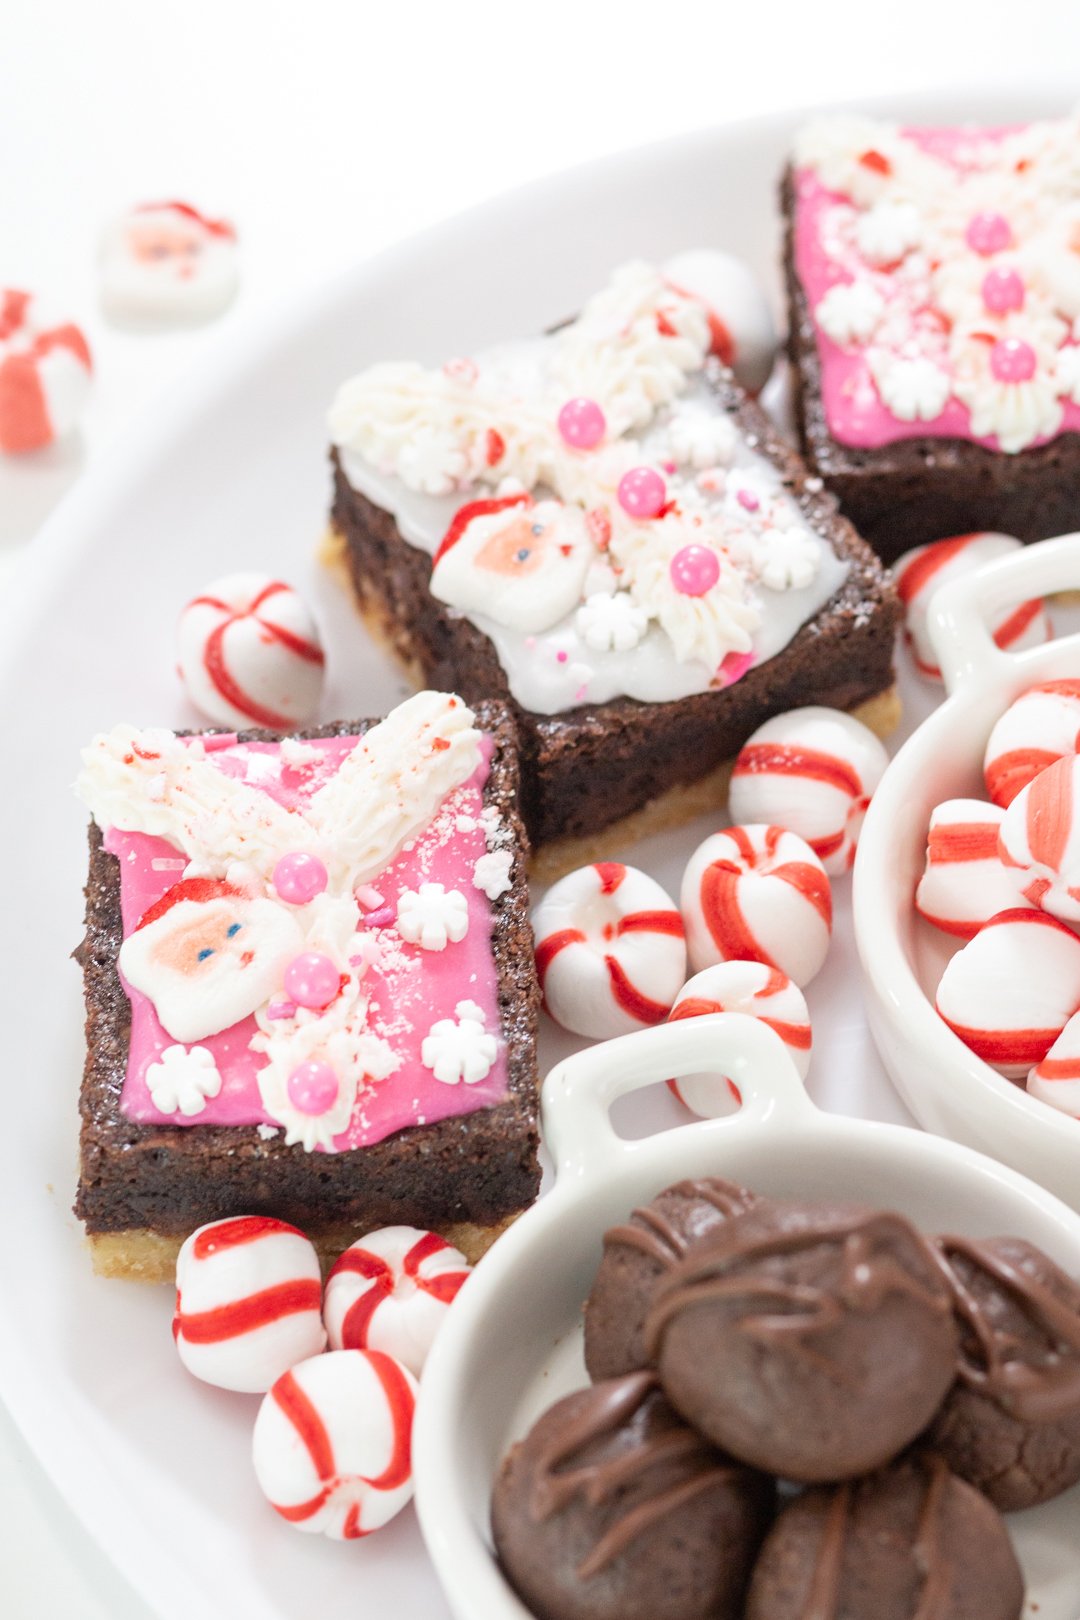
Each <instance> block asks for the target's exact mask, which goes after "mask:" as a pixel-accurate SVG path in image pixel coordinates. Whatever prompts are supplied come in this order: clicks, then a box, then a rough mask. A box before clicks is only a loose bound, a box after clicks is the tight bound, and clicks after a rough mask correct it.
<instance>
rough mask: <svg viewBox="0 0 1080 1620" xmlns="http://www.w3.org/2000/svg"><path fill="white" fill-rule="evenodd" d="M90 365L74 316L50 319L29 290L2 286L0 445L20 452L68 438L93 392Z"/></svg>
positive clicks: (15, 453) (87, 349) (13, 453)
mask: <svg viewBox="0 0 1080 1620" xmlns="http://www.w3.org/2000/svg"><path fill="white" fill-rule="evenodd" d="M90 369H91V363H90V349H89V347H88V345H87V342H86V339H85V337H84V336H83V334H82V332H81V331H80V329H79V328H78V327H77V326H76V325H75V324H74V322H72V321H63V322H60V323H51V322H50V321H49V319H48V318H47V317H46V316H44V315H43V314H42V313H41V311H40V309H39V307H38V304H37V300H36V299H35V298H33V297H32V295H31V294H30V293H28V292H21V291H19V290H17V289H16V288H13V287H8V288H0V451H3V452H5V453H6V454H7V455H20V454H22V452H23V451H27V450H41V449H44V447H45V446H46V445H48V444H52V443H54V441H55V440H57V439H63V438H65V437H66V436H67V435H68V434H69V433H70V432H71V431H72V429H73V428H74V427H76V426H77V424H78V421H79V418H80V417H81V416H82V413H83V409H84V408H85V405H86V401H87V399H88V397H89V394H90Z"/></svg>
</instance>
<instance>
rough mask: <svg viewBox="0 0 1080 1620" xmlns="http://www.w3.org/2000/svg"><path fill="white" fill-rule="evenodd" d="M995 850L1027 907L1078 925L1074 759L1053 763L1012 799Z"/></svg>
mask: <svg viewBox="0 0 1080 1620" xmlns="http://www.w3.org/2000/svg"><path fill="white" fill-rule="evenodd" d="M999 848H1000V850H1001V854H1002V858H1003V860H1004V861H1005V862H1006V863H1007V864H1009V865H1011V866H1013V867H1014V868H1016V869H1018V877H1019V879H1020V884H1021V893H1022V894H1023V896H1024V899H1025V900H1026V901H1027V902H1028V904H1029V905H1032V906H1041V907H1042V909H1043V911H1049V912H1050V913H1051V914H1052V915H1053V916H1055V917H1061V918H1062V919H1063V921H1065V922H1071V923H1076V922H1080V758H1078V757H1077V756H1076V755H1075V754H1071V755H1070V756H1069V757H1068V758H1066V759H1059V760H1057V761H1056V763H1055V764H1053V765H1050V766H1048V767H1047V769H1046V770H1045V771H1042V772H1041V773H1040V774H1039V775H1038V776H1037V777H1036V778H1035V780H1034V782H1029V783H1028V785H1027V787H1026V788H1024V789H1023V790H1022V792H1020V793H1018V794H1017V796H1016V798H1015V799H1014V800H1013V802H1012V803H1011V804H1010V806H1009V808H1008V809H1007V810H1006V812H1005V814H1004V816H1003V817H1002V821H1001V833H1000V837H999Z"/></svg>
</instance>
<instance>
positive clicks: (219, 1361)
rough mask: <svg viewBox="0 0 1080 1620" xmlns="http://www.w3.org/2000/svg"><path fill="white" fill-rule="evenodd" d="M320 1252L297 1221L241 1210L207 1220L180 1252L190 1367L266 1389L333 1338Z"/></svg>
mask: <svg viewBox="0 0 1080 1620" xmlns="http://www.w3.org/2000/svg"><path fill="white" fill-rule="evenodd" d="M321 1305H322V1279H321V1276H320V1271H319V1257H318V1255H317V1254H316V1253H315V1250H314V1248H313V1246H312V1245H311V1244H310V1243H309V1242H308V1240H307V1238H306V1237H305V1236H304V1234H303V1233H302V1232H298V1231H297V1229H296V1227H295V1226H288V1225H286V1223H285V1222H284V1221H276V1220H273V1219H271V1217H270V1216H268V1215H240V1216H237V1217H236V1218H235V1219H231V1220H224V1221H212V1222H211V1223H210V1225H209V1226H200V1227H199V1230H198V1231H197V1232H193V1233H192V1234H191V1236H190V1237H189V1238H188V1239H187V1241H186V1242H185V1243H184V1245H183V1247H182V1248H181V1250H180V1253H179V1254H178V1255H177V1257H176V1312H175V1315H174V1316H173V1338H174V1339H175V1341H176V1348H177V1350H178V1352H179V1355H180V1360H181V1361H182V1362H183V1363H184V1366H185V1367H186V1368H187V1370H188V1372H190V1373H194V1375H195V1377H196V1378H201V1379H202V1381H203V1383H205V1384H216V1385H217V1386H218V1388H219V1389H236V1390H241V1391H243V1392H245V1393H247V1394H261V1392H262V1391H263V1390H266V1389H269V1388H270V1385H271V1384H272V1383H273V1382H274V1380H275V1378H280V1376H281V1374H282V1373H283V1372H285V1371H286V1369H287V1368H289V1367H291V1366H293V1365H294V1364H295V1363H296V1362H297V1361H303V1360H304V1358H305V1357H306V1356H314V1355H317V1354H318V1353H319V1351H320V1350H321V1349H322V1348H323V1346H324V1345H325V1343H326V1333H325V1331H324V1329H323V1323H322V1315H321V1311H320V1307H321Z"/></svg>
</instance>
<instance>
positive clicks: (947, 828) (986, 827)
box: [915, 799, 1030, 939]
mask: <svg viewBox="0 0 1080 1620" xmlns="http://www.w3.org/2000/svg"><path fill="white" fill-rule="evenodd" d="M1003 816H1004V811H1003V810H1001V809H1000V808H999V807H998V806H997V805H993V804H984V803H983V801H982V800H981V799H948V800H946V802H945V803H944V804H939V805H938V806H937V808H936V809H935V810H934V811H932V812H931V816H930V834H929V838H928V840H927V846H926V870H925V872H924V873H923V875H922V877H921V878H920V879H919V886H918V888H917V889H916V891H915V909H916V910H917V911H918V913H919V915H920V916H921V917H925V918H926V920H927V922H929V923H933V925H934V927H935V928H940V929H941V930H942V932H943V933H946V934H955V935H956V936H957V937H958V938H959V939H971V938H972V937H973V936H974V935H975V934H977V933H978V932H979V929H980V928H982V927H983V925H984V924H985V923H988V922H989V921H990V918H991V917H996V916H997V914H998V912H999V911H1012V910H1015V909H1017V908H1019V909H1021V910H1023V909H1025V908H1026V907H1028V906H1029V905H1030V902H1029V901H1028V900H1026V899H1025V897H1024V894H1023V890H1024V888H1025V887H1026V885H1027V881H1028V880H1027V877H1026V875H1025V873H1024V872H1023V871H1022V870H1021V869H1020V868H1019V867H1015V866H1009V865H1006V863H1005V862H1004V861H1003V860H1002V859H1001V853H1000V850H999V848H998V840H999V834H1000V832H1001V822H1002V818H1003Z"/></svg>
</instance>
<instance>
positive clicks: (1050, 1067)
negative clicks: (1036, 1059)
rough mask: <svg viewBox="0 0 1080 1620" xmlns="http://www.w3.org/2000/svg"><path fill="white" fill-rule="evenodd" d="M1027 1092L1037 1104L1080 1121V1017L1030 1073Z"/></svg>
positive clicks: (1066, 1028) (1069, 1025) (1065, 1030)
mask: <svg viewBox="0 0 1080 1620" xmlns="http://www.w3.org/2000/svg"><path fill="white" fill-rule="evenodd" d="M1027 1089H1028V1091H1029V1092H1030V1093H1031V1095H1032V1096H1033V1097H1038V1099H1039V1101H1040V1102H1044V1103H1049V1104H1050V1107H1051V1108H1057V1109H1059V1110H1060V1112H1061V1113H1063V1114H1069V1115H1071V1116H1072V1118H1073V1119H1080V1013H1077V1014H1074V1016H1073V1017H1072V1018H1070V1019H1069V1022H1068V1023H1067V1024H1066V1025H1065V1028H1064V1029H1063V1030H1062V1032H1061V1034H1060V1035H1059V1036H1058V1038H1057V1040H1056V1041H1055V1042H1054V1044H1053V1046H1052V1047H1051V1048H1050V1050H1049V1052H1047V1054H1046V1056H1045V1057H1044V1058H1043V1059H1042V1061H1041V1062H1040V1063H1037V1064H1036V1065H1035V1067H1034V1068H1033V1069H1032V1070H1031V1071H1030V1072H1029V1074H1028V1077H1027Z"/></svg>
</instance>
